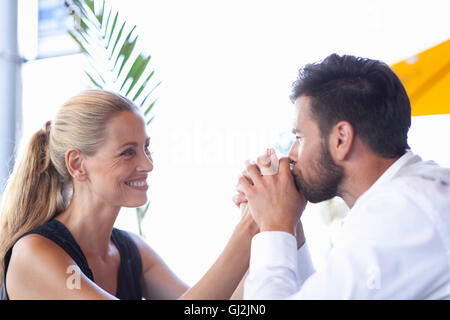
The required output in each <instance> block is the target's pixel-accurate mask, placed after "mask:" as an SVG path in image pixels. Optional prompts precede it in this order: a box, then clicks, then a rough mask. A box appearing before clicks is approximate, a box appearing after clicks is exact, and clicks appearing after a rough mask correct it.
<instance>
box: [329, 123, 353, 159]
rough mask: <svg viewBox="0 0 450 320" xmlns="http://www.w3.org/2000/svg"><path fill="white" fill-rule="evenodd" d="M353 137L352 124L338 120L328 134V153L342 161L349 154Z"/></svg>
mask: <svg viewBox="0 0 450 320" xmlns="http://www.w3.org/2000/svg"><path fill="white" fill-rule="evenodd" d="M354 138H355V132H354V129H353V126H352V125H351V124H350V123H349V122H347V121H340V122H338V123H337V124H335V125H334V126H333V128H331V131H330V135H329V143H330V153H331V155H332V156H333V159H334V160H335V161H337V162H338V161H343V160H345V159H346V158H347V156H348V155H349V153H350V151H351V149H352V146H353V142H354Z"/></svg>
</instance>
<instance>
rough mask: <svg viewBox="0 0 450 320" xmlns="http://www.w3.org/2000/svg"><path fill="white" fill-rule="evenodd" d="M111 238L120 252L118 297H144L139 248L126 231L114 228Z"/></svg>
mask: <svg viewBox="0 0 450 320" xmlns="http://www.w3.org/2000/svg"><path fill="white" fill-rule="evenodd" d="M111 239H112V241H113V242H114V244H115V245H116V247H117V249H118V250H119V252H120V270H119V279H118V286H117V298H119V299H121V300H140V299H142V288H141V279H142V259H141V254H140V253H139V249H138V248H137V246H136V244H135V243H134V241H133V239H132V238H131V237H130V235H129V234H128V233H127V232H126V231H123V230H119V229H116V228H114V229H113V231H112V234H111Z"/></svg>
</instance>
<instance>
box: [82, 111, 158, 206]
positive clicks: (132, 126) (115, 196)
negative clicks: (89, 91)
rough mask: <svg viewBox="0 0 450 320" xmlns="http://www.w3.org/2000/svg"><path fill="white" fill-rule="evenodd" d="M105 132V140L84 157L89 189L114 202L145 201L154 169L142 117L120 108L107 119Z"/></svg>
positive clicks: (100, 197)
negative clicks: (119, 111)
mask: <svg viewBox="0 0 450 320" xmlns="http://www.w3.org/2000/svg"><path fill="white" fill-rule="evenodd" d="M105 134H106V136H105V142H104V144H103V145H102V146H101V147H100V148H99V149H98V151H97V152H96V153H95V155H93V156H89V157H86V160H85V164H86V171H87V176H88V182H89V183H90V189H91V190H90V192H92V193H93V194H94V195H95V196H97V197H98V198H99V199H101V200H103V201H104V202H105V203H106V204H109V205H113V206H124V207H138V206H142V205H144V204H145V203H146V202H147V189H148V185H147V175H148V173H149V172H150V171H152V170H153V162H152V157H151V153H150V151H149V149H148V147H149V142H150V138H149V137H148V136H147V133H146V124H145V120H144V119H143V118H142V116H140V115H138V114H136V113H134V112H131V111H125V112H121V113H120V114H119V115H117V116H115V117H114V118H113V119H111V120H110V121H109V123H108V124H107V127H106V131H105Z"/></svg>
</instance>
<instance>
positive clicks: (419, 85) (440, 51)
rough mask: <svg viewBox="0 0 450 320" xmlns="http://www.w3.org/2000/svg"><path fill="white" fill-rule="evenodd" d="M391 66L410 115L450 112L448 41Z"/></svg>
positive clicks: (449, 47)
mask: <svg viewBox="0 0 450 320" xmlns="http://www.w3.org/2000/svg"><path fill="white" fill-rule="evenodd" d="M391 67H392V69H393V70H394V72H395V73H396V74H397V75H398V77H399V78H400V80H401V81H402V83H403V85H404V86H405V88H406V92H407V93H408V96H409V98H410V100H411V108H412V115H413V116H423V115H431V114H444V113H450V40H447V41H445V42H443V43H441V44H439V45H437V46H435V47H432V48H430V49H428V50H426V51H423V52H421V53H419V54H417V55H416V56H414V57H411V58H409V59H406V60H403V61H401V62H399V63H396V64H394V65H392V66H391Z"/></svg>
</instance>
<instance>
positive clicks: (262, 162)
mask: <svg viewBox="0 0 450 320" xmlns="http://www.w3.org/2000/svg"><path fill="white" fill-rule="evenodd" d="M268 151H269V150H268ZM256 164H257V165H258V167H259V169H260V171H261V174H262V175H264V176H268V175H272V174H275V173H276V172H273V170H272V164H271V161H270V156H269V155H268V152H266V154H264V155H262V156H259V157H258V158H257V159H256Z"/></svg>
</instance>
